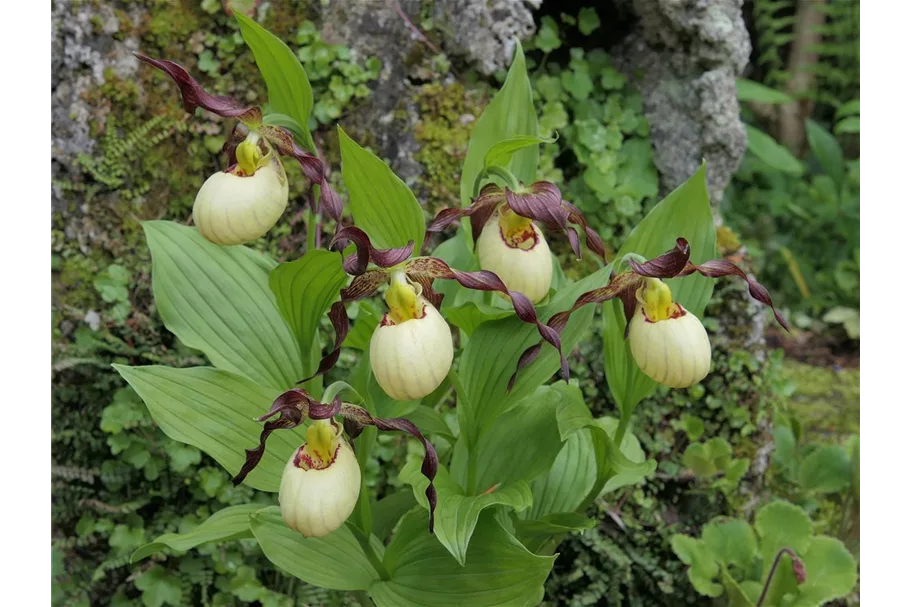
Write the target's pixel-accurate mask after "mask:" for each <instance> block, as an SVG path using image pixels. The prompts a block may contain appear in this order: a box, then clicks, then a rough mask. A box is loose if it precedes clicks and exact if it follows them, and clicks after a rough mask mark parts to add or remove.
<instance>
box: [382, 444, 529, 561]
mask: <svg viewBox="0 0 911 607" xmlns="http://www.w3.org/2000/svg"><path fill="white" fill-rule="evenodd" d="M399 478H400V479H401V480H402V481H404V482H406V483H408V484H409V485H411V487H412V489H413V491H414V497H415V499H416V500H417V501H418V503H419V504H421V505H422V506H424V508H426V509H427V510H428V511H429V509H430V508H429V506H428V504H427V497H426V496H425V495H424V491H425V490H426V489H427V485H428V484H429V481H428V480H427V479H426V478H425V477H424V475H423V474H421V466H420V462H419V461H417V460H412V461H410V462H409V463H408V464H406V465H405V467H404V468H402V471H401V472H400V473H399ZM433 484H434V486H435V487H436V489H437V508H436V514H435V519H434V527H433V528H434V535H435V536H436V538H437V540H439V542H440V544H442V545H443V546H444V547H445V548H446V550H448V551H449V553H450V554H451V555H452V556H453V557H455V559H456V560H457V561H458V562H459V564H460V565H464V564H465V559H466V555H467V553H468V550H469V542H470V541H471V538H472V535H473V534H474V532H475V527H476V525H477V523H478V517H479V516H480V515H481V512H482V511H484V510H485V509H487V508H490V507H491V506H499V505H503V506H508V507H509V508H511V509H513V510H516V511H522V510H526V509H528V508H529V507H530V506H531V503H532V496H531V490H530V489H529V488H528V484H527V483H525V482H524V481H518V482H514V483H511V484H502V485H497V486H496V487H491V489H490V490H488V492H485V493H483V494H481V495H465V492H464V491H463V490H462V488H461V487H460V486H459V485H458V484H457V483H456V482H455V481H453V480H452V479H451V478H450V476H449V472H448V471H447V470H446V468H445V466H440V469H439V471H438V472H437V476H436V478H435V479H434V482H433Z"/></svg>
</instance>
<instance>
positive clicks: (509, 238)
mask: <svg viewBox="0 0 911 607" xmlns="http://www.w3.org/2000/svg"><path fill="white" fill-rule="evenodd" d="M498 223H499V225H500V234H501V235H502V236H503V240H505V241H506V243H507V244H508V245H510V246H513V247H516V248H519V249H523V250H528V249H530V248H531V247H533V246H534V245H535V241H536V240H537V239H536V238H535V233H534V228H533V227H532V223H531V219H529V218H527V217H522V216H521V215H519V214H517V213H515V212H514V211H513V210H512V209H510V208H509V207H508V206H506V205H503V206H502V207H500V211H499V220H498Z"/></svg>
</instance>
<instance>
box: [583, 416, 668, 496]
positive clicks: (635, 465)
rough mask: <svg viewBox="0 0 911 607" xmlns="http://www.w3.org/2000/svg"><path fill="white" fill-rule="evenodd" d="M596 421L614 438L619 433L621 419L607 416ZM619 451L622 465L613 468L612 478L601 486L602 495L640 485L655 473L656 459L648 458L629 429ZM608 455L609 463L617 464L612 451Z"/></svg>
mask: <svg viewBox="0 0 911 607" xmlns="http://www.w3.org/2000/svg"><path fill="white" fill-rule="evenodd" d="M595 423H597V424H598V425H599V426H601V428H603V429H604V432H605V434H606V435H607V436H609V437H610V438H611V439H613V437H614V435H615V434H616V433H617V426H618V425H619V420H617V419H616V418H613V417H608V416H605V417H599V418H598V419H596V420H595ZM611 443H612V444H613V440H611ZM618 453H619V454H620V455H621V456H622V457H623V459H622V460H621V461H620V466H618V467H617V469H615V470H612V474H611V476H610V478H609V479H607V482H606V483H605V484H604V487H602V488H601V493H600V494H601V495H607V494H608V493H610V492H612V491H617V490H618V489H622V488H623V487H629V486H631V485H638V484H639V483H640V482H641V481H642V479H644V478H646V477H647V476H650V475H651V474H653V473H654V472H655V468H656V467H657V463H656V462H655V460H646V458H645V451H643V450H642V446H641V445H640V444H639V439H638V438H636V435H635V434H633V433H632V432H631V431H629V430H627V432H626V434H624V435H623V440H622V441H621V442H620V449H619V451H618ZM608 457H609V459H608V462H609V464H608V465H611V463H613V464H614V465H616V464H617V460H616V459H614V458H613V454H612V453H609V454H608ZM626 462H629V464H630V465H625V464H626Z"/></svg>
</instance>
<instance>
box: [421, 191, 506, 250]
mask: <svg viewBox="0 0 911 607" xmlns="http://www.w3.org/2000/svg"><path fill="white" fill-rule="evenodd" d="M505 201H506V196H505V194H504V192H503V188H501V187H499V186H498V185H496V184H495V183H488V184H487V185H485V186H484V187H483V188H481V192H480V194H478V197H477V198H475V199H474V200H472V201H471V204H470V205H469V206H467V207H465V208H462V209H443V210H442V211H440V212H439V213H437V216H436V217H434V218H433V221H431V222H430V225H429V226H428V227H427V232H426V236H425V238H424V242H427V240H428V239H429V238H430V235H431V234H433V233H434V232H442V231H443V230H445V229H446V228H447V227H449V226H450V225H452V224H453V223H455V222H456V221H458V220H459V219H462V218H463V217H470V218H471V237H472V238H473V239H474V242H477V241H478V237H479V236H480V235H481V230H483V229H484V226H485V225H487V221H488V220H489V219H490V216H491V215H493V212H494V211H496V210H497V206H498V205H499V204H500V203H502V202H505Z"/></svg>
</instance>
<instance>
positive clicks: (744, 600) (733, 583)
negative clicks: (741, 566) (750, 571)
mask: <svg viewBox="0 0 911 607" xmlns="http://www.w3.org/2000/svg"><path fill="white" fill-rule="evenodd" d="M721 584H722V585H723V586H724V592H725V594H726V595H727V598H728V606H729V607H754V603H753V601H751V600H750V597H748V596H747V593H746V592H745V591H744V589H743V588H742V587H741V586H740V584H738V583H737V580H735V579H734V578H733V577H731V574H730V573H728V569H727V567H722V568H721Z"/></svg>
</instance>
